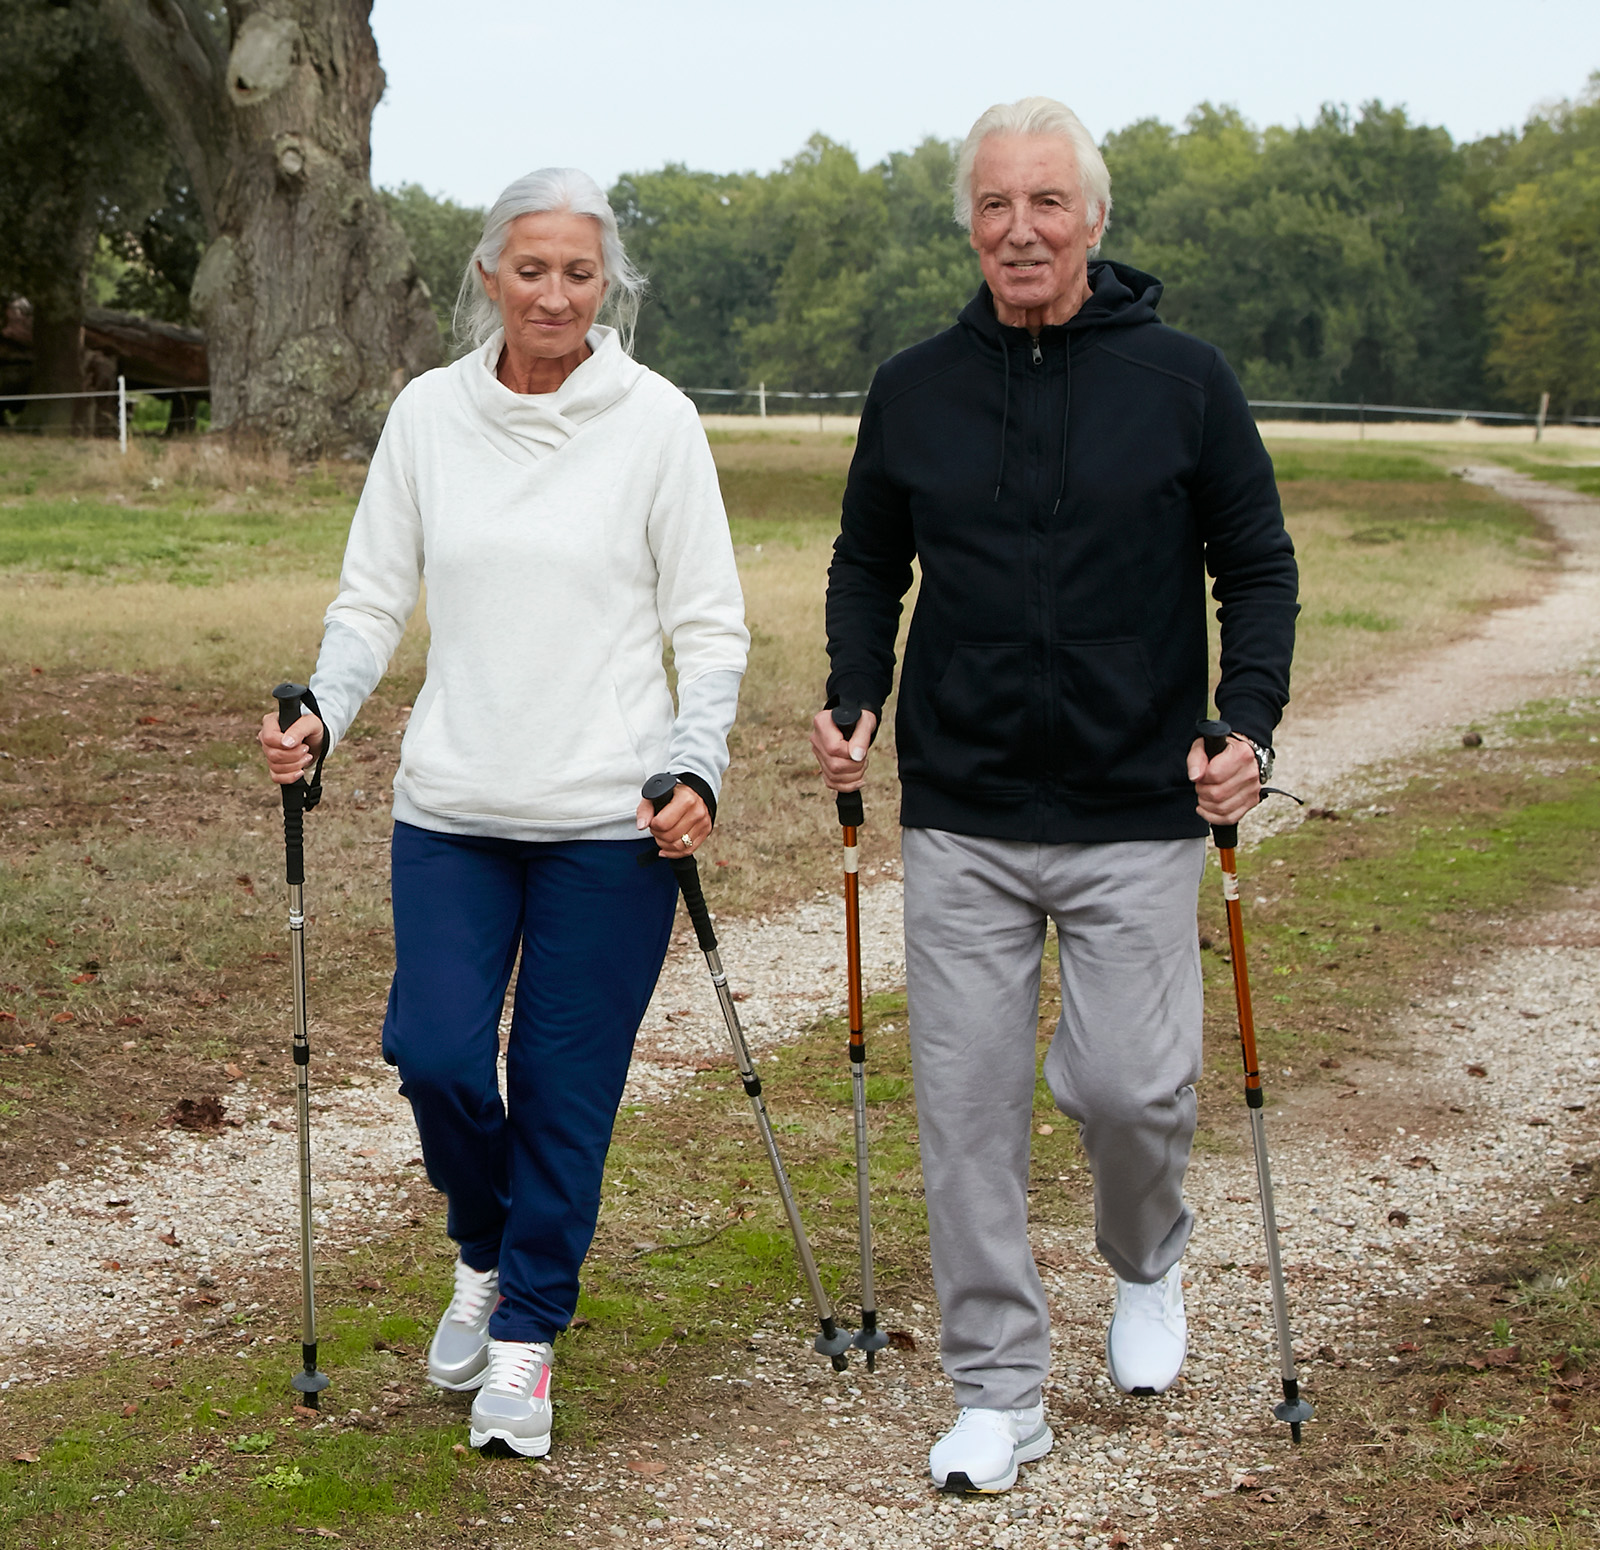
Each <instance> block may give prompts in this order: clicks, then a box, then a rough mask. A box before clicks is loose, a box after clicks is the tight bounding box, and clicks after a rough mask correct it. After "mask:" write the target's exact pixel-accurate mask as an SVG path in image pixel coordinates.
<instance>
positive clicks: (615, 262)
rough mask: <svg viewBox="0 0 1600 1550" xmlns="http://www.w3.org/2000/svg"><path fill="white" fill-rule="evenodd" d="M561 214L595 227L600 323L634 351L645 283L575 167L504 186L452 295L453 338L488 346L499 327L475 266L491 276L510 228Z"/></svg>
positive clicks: (605, 206) (613, 222)
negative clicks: (526, 219)
mask: <svg viewBox="0 0 1600 1550" xmlns="http://www.w3.org/2000/svg"><path fill="white" fill-rule="evenodd" d="M547 210H561V211H565V212H568V213H570V214H572V215H587V216H589V217H590V218H591V219H593V220H594V221H595V222H596V223H597V224H598V225H599V227H600V267H601V272H602V273H603V274H604V275H605V280H606V299H605V302H604V304H603V305H602V306H601V308H600V319H601V321H604V322H610V323H614V324H615V325H616V329H617V332H618V333H619V334H620V335H621V336H622V348H623V349H624V350H627V351H629V352H630V353H631V351H632V349H633V326H634V324H635V323H636V322H637V321H638V318H639V303H640V302H641V301H643V299H644V291H645V278H644V276H643V275H642V274H640V273H639V271H638V270H637V269H635V268H634V267H633V265H632V264H631V263H630V262H629V260H628V255H627V253H626V252H624V251H623V247H622V238H621V236H620V235H619V234H618V232H617V217H616V215H615V214H614V213H613V212H612V209H611V201H610V200H608V199H607V198H606V196H605V194H604V193H603V192H602V191H601V188H600V185H599V184H598V183H596V182H595V180H594V179H593V178H591V177H590V176H589V174H588V173H587V172H580V171H578V169H577V168H576V167H541V168H540V169H539V171H537V172H530V173H528V174H527V175H526V176H525V177H520V178H518V179H517V180H516V182H515V183H511V184H508V185H507V187H506V189H505V191H504V192H503V193H502V194H501V195H500V197H499V198H498V199H497V200H495V202H494V205H493V207H492V208H491V209H490V211H489V214H488V218H487V219H486V220H485V221H484V223H483V236H482V237H481V238H479V240H478V245H477V247H475V248H474V249H473V250H472V257H471V258H469V259H468V260H467V272H466V273H465V274H464V275H463V276H462V277H461V289H460V291H459V292H458V293H457V295H456V310H455V329H456V336H457V337H458V338H459V339H460V340H461V341H462V343H463V344H466V345H469V346H471V347H473V348H476V347H477V346H479V345H483V344H487V343H488V342H489V338H490V336H491V335H492V334H493V333H494V331H495V330H496V329H497V328H499V327H500V322H501V318H500V309H499V308H498V307H497V306H495V304H494V303H493V302H492V301H491V300H490V299H489V292H488V290H487V289H486V288H485V286H484V283H483V275H482V274H481V273H480V272H479V269H478V266H479V264H482V265H483V268H484V269H485V270H487V271H488V272H489V273H490V274H493V273H494V270H495V268H496V266H497V265H498V264H499V262H500V255H501V253H502V252H504V251H505V245H506V236H507V234H508V233H509V232H510V230H511V226H512V223H513V222H515V221H517V220H519V219H521V217H522V216H524V215H542V214H543V213H544V212H545V211H547Z"/></svg>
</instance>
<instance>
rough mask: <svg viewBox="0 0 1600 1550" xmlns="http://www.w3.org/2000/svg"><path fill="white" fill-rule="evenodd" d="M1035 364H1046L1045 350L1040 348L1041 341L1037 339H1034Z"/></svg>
mask: <svg viewBox="0 0 1600 1550" xmlns="http://www.w3.org/2000/svg"><path fill="white" fill-rule="evenodd" d="M1033 364H1034V365H1035V366H1042V365H1044V351H1043V350H1041V349H1040V348H1039V341H1038V340H1037V339H1035V340H1034V341H1033Z"/></svg>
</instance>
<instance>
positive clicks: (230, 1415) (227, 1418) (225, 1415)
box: [211, 1405, 233, 1421]
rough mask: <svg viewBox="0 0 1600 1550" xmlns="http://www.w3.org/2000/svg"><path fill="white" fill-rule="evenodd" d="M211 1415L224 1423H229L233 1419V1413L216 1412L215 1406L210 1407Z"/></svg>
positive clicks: (227, 1411)
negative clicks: (218, 1417)
mask: <svg viewBox="0 0 1600 1550" xmlns="http://www.w3.org/2000/svg"><path fill="white" fill-rule="evenodd" d="M211 1413H212V1415H218V1416H221V1417H222V1419H223V1420H224V1421H231V1420H232V1419H233V1412H232V1411H231V1410H218V1409H217V1407H216V1406H215V1405H213V1406H212V1407H211Z"/></svg>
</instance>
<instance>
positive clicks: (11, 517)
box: [0, 500, 351, 586]
mask: <svg viewBox="0 0 1600 1550" xmlns="http://www.w3.org/2000/svg"><path fill="white" fill-rule="evenodd" d="M350 510H351V508H350V507H349V506H347V505H344V504H342V503H341V504H338V505H335V504H334V503H332V502H329V503H328V504H327V505H325V506H324V505H321V504H310V503H306V504H297V505H296V506H295V507H294V508H292V509H284V508H283V507H281V506H278V505H268V504H265V503H263V504H261V505H259V506H256V507H255V508H254V509H244V510H236V511H218V510H215V509H206V508H205V507H188V508H185V507H176V506H167V505H162V506H141V505H133V504H128V505H113V504H109V503H102V502H99V501H93V500H82V501H76V500H73V501H62V500H52V501H33V502H29V503H28V504H27V505H25V506H21V507H13V508H12V509H10V510H7V511H5V512H4V513H3V519H0V569H6V570H16V571H26V572H33V573H39V572H45V573H58V574H71V575H78V576H85V577H88V576H96V577H100V576H115V577H119V578H128V579H133V578H139V579H143V578H145V577H156V578H160V579H164V580H167V581H170V582H172V583H174V584H175V585H179V586H183V585H189V586H203V585H207V584H209V583H212V582H217V581H225V580H237V579H241V578H244V577H256V576H263V575H270V574H272V572H273V571H274V570H285V569H289V568H300V567H305V566H311V567H314V568H320V569H322V570H330V568H331V571H336V570H337V568H338V552H339V549H340V547H341V546H342V544H343V542H344V538H345V534H346V533H347V532H348V530H349V527H350Z"/></svg>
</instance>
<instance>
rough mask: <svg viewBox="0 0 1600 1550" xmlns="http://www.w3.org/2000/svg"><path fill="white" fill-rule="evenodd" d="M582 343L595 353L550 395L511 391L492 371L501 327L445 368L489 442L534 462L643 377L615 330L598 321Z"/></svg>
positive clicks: (522, 460) (501, 336) (501, 343)
mask: <svg viewBox="0 0 1600 1550" xmlns="http://www.w3.org/2000/svg"><path fill="white" fill-rule="evenodd" d="M584 343H586V344H587V345H588V346H589V348H590V350H591V351H593V354H591V355H590V356H589V358H588V360H586V361H584V362H583V364H582V365H580V366H579V367H578V368H577V369H576V370H575V371H574V372H573V373H572V375H571V376H570V377H568V378H567V380H566V381H565V382H563V383H562V384H561V386H560V387H558V388H557V389H556V390H555V392H553V393H513V392H512V391H511V389H510V388H508V387H507V386H506V385H505V384H504V383H503V382H501V380H500V379H499V378H498V377H497V376H496V375H495V368H496V366H498V365H499V363H500V352H501V350H502V349H503V348H504V345H505V334H504V331H503V330H500V329H496V330H495V333H494V337H493V338H491V339H490V340H489V341H488V343H486V344H485V345H484V346H483V347H482V348H481V349H478V350H473V351H472V352H471V353H470V354H468V355H464V356H462V357H461V359H460V360H458V361H456V362H455V363H454V364H453V365H452V366H451V367H449V371H450V373H451V375H452V376H453V377H454V378H455V387H456V391H457V393H458V394H459V395H460V397H461V400H462V402H463V404H464V406H465V407H466V409H467V410H468V412H469V413H470V414H471V415H472V416H473V418H474V419H476V420H477V421H478V423H479V424H480V425H481V426H482V428H483V432H484V435H485V436H487V437H488V439H489V440H490V442H491V443H493V445H494V446H495V447H496V448H497V449H498V450H499V451H501V452H503V453H504V454H505V455H506V456H507V457H509V458H511V459H512V460H513V461H514V462H518V463H536V462H538V461H539V460H540V459H542V458H546V457H549V455H550V454H551V453H552V452H559V451H560V450H561V448H562V447H564V446H565V445H566V444H567V442H568V441H570V440H571V439H572V438H573V437H574V436H576V435H577V434H578V432H579V430H580V429H582V427H583V426H584V425H585V424H586V423H587V422H588V421H590V420H593V419H597V418H598V417H599V416H600V415H602V414H604V413H605V412H606V410H608V409H610V408H611V407H612V406H613V405H614V404H617V403H620V402H621V401H622V399H624V398H626V397H627V395H628V394H629V393H630V392H631V391H632V390H633V388H634V387H635V386H636V384H637V383H638V382H639V381H640V379H641V378H643V377H644V376H645V374H646V373H645V368H644V367H643V366H641V365H640V364H639V363H638V362H637V361H636V360H634V359H633V358H632V357H631V356H630V355H628V354H627V353H626V352H625V351H624V350H623V348H622V341H621V339H620V338H618V336H617V331H616V329H614V328H605V327H602V326H598V325H597V326H596V327H594V328H591V329H590V330H589V332H588V333H587V334H586V335H585V336H584Z"/></svg>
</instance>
